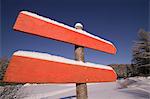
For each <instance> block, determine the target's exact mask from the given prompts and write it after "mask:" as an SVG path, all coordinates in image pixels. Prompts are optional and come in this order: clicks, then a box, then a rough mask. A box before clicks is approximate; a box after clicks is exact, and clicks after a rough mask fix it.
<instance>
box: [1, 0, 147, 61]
mask: <svg viewBox="0 0 150 99" xmlns="http://www.w3.org/2000/svg"><path fill="white" fill-rule="evenodd" d="M148 2H149V1H148V0H82V1H81V0H61V1H60V0H36V1H34V0H24V1H23V0H1V20H0V22H1V24H0V27H1V28H0V29H1V35H0V36H1V38H0V39H1V40H0V41H1V42H0V44H1V46H0V57H2V56H6V57H9V58H10V57H11V55H12V54H13V52H14V51H16V50H29V51H39V52H46V53H50V54H54V55H58V56H63V57H66V58H70V59H74V45H71V44H68V43H64V42H59V41H55V40H50V39H46V38H41V37H38V36H33V35H29V34H25V33H21V32H18V31H14V30H13V29H12V27H13V25H14V23H15V20H16V17H17V15H18V13H19V12H20V11H22V10H27V11H31V12H35V13H37V14H39V15H42V16H45V17H48V18H51V19H54V20H57V21H58V22H61V23H64V24H67V25H69V26H72V27H74V24H75V23H76V22H82V23H83V25H84V29H85V30H86V31H89V32H90V33H92V34H93V35H96V36H99V37H101V38H104V39H106V40H109V41H111V42H113V43H114V45H115V46H116V47H117V54H116V55H110V54H107V53H103V52H99V51H96V50H92V49H88V48H85V61H90V62H94V63H100V64H113V63H119V64H121V63H122V64H124V63H130V61H131V59H132V46H133V41H135V40H136V37H137V32H138V29H139V28H144V29H145V30H148V27H149V29H150V25H148V22H150V17H149V13H150V12H149V9H150V7H149V5H150V3H148Z"/></svg>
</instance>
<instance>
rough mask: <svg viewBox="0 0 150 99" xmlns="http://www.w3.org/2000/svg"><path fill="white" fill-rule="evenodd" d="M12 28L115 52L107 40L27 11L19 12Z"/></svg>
mask: <svg viewBox="0 0 150 99" xmlns="http://www.w3.org/2000/svg"><path fill="white" fill-rule="evenodd" d="M14 29H15V30H19V31H23V32H26V33H29V34H34V35H38V36H41V37H46V38H50V39H55V40H59V41H64V42H67V43H71V44H75V45H79V46H84V47H88V48H92V49H95V50H99V51H103V52H106V53H110V54H115V53H116V48H115V46H114V45H113V44H112V43H111V42H109V41H106V40H104V39H101V38H99V37H97V36H94V35H92V34H90V33H87V32H86V31H83V30H77V29H75V28H72V27H69V26H66V25H64V24H61V23H58V22H56V21H53V20H51V19H48V18H44V17H42V16H39V15H37V14H34V13H31V12H27V11H21V12H20V13H19V16H18V18H17V21H16V23H15V25H14Z"/></svg>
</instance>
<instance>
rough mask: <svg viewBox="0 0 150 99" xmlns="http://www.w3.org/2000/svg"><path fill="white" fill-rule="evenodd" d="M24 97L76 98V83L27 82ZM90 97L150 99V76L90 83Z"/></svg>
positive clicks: (46, 98)
mask: <svg viewBox="0 0 150 99" xmlns="http://www.w3.org/2000/svg"><path fill="white" fill-rule="evenodd" d="M17 94H18V95H22V98H23V99H76V89H75V84H25V85H24V86H23V87H22V88H21V89H20V90H19V91H18V93H17ZM88 99H150V77H149V78H143V77H139V78H137V77H133V78H129V79H126V80H124V79H122V80H118V81H116V82H109V83H91V84H88Z"/></svg>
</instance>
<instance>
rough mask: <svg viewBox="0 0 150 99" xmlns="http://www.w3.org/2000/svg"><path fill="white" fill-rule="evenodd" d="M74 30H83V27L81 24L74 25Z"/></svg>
mask: <svg viewBox="0 0 150 99" xmlns="http://www.w3.org/2000/svg"><path fill="white" fill-rule="evenodd" d="M75 28H76V29H83V25H82V24H81V23H76V24H75Z"/></svg>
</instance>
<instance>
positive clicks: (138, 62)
mask: <svg viewBox="0 0 150 99" xmlns="http://www.w3.org/2000/svg"><path fill="white" fill-rule="evenodd" d="M132 50H133V59H132V64H133V66H134V71H136V72H135V73H136V74H138V75H150V32H146V31H144V30H143V29H140V30H139V36H138V39H137V41H136V42H135V43H134V46H133V49H132Z"/></svg>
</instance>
